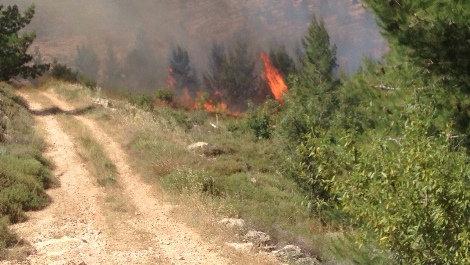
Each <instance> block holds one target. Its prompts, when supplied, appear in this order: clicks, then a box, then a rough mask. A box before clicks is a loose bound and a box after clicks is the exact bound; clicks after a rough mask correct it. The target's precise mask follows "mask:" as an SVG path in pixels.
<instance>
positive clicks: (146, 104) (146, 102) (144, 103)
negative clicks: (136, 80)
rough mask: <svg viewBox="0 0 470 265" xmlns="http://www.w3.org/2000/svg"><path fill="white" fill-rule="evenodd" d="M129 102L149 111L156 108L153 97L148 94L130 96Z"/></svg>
mask: <svg viewBox="0 0 470 265" xmlns="http://www.w3.org/2000/svg"><path fill="white" fill-rule="evenodd" d="M129 102H130V103H131V104H132V105H134V106H136V107H138V108H140V109H143V110H147V111H152V110H153V109H154V107H155V106H154V99H153V97H152V96H150V95H146V94H139V95H135V96H130V99H129Z"/></svg>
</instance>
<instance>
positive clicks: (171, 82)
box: [167, 68, 176, 89]
mask: <svg viewBox="0 0 470 265" xmlns="http://www.w3.org/2000/svg"><path fill="white" fill-rule="evenodd" d="M175 82H176V81H175V78H174V77H173V68H170V69H168V81H167V84H168V88H170V89H173V88H175Z"/></svg>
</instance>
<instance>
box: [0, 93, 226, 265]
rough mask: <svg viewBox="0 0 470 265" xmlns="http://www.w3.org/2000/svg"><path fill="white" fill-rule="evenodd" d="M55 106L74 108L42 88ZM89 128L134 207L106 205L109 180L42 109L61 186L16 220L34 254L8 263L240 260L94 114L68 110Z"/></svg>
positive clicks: (40, 121)
mask: <svg viewBox="0 0 470 265" xmlns="http://www.w3.org/2000/svg"><path fill="white" fill-rule="evenodd" d="M42 94H43V95H44V96H45V97H47V98H48V99H49V100H50V101H51V102H53V103H54V105H55V106H57V107H59V108H60V109H61V110H64V111H73V108H72V107H71V106H69V105H68V104H67V103H65V102H63V101H61V100H59V99H58V98H57V97H55V96H54V95H53V94H51V93H50V92H42ZM20 95H21V96H22V97H24V98H25V99H26V100H27V102H28V103H29V105H30V108H31V109H32V110H35V111H36V113H41V110H42V109H43V108H44V107H43V106H42V105H41V104H40V103H39V102H38V100H37V99H35V97H34V96H33V95H32V94H29V93H28V92H27V91H23V92H20ZM68 117H69V118H70V119H76V122H81V123H83V124H84V125H86V127H87V128H88V129H89V131H90V132H91V134H92V135H93V137H94V138H95V139H96V140H97V141H98V142H100V143H101V144H102V145H103V147H104V149H105V150H106V152H107V154H108V156H109V157H110V159H111V161H113V163H114V164H115V166H116V169H117V172H118V174H119V178H118V183H119V185H120V186H121V187H122V191H123V194H122V196H123V197H124V198H125V200H126V204H129V205H131V207H130V209H132V211H130V212H129V211H124V210H123V211H114V212H113V214H112V216H111V217H110V214H109V213H108V212H109V209H107V208H106V193H105V190H104V189H105V188H103V187H100V186H99V185H97V183H96V176H92V175H91V174H90V173H89V171H88V170H87V168H86V167H85V165H84V163H83V161H82V160H81V158H80V157H79V156H78V154H77V151H76V150H75V148H74V144H73V141H72V139H71V136H70V135H67V133H65V132H64V130H63V129H62V128H61V126H60V123H59V122H58V120H57V117H56V116H54V115H37V116H36V120H37V127H38V129H39V130H40V131H42V132H43V133H44V138H45V141H46V145H47V148H46V156H47V157H48V158H49V159H50V160H51V161H52V163H53V164H54V165H55V168H54V174H55V175H56V176H57V177H58V179H59V181H60V187H58V188H55V189H52V190H50V191H49V192H48V194H49V195H50V196H51V198H52V200H53V202H52V203H51V205H50V206H48V207H47V208H45V209H44V210H41V211H37V212H31V213H28V217H29V220H28V221H27V222H24V223H21V224H16V225H14V226H12V229H13V231H15V232H16V233H18V234H19V236H20V237H22V238H23V239H24V240H25V241H27V242H29V244H30V245H29V246H27V247H25V248H27V250H28V252H29V253H30V255H28V256H27V257H25V258H24V260H23V261H5V262H4V263H5V264H77V265H78V264H232V262H231V261H230V260H228V259H227V258H225V257H223V256H222V254H221V249H222V246H220V245H217V244H216V243H212V242H206V241H204V239H203V238H202V237H201V236H199V235H198V233H197V232H195V231H193V230H192V229H190V228H189V227H188V226H186V225H185V224H183V223H181V221H177V220H174V219H172V218H171V216H170V211H171V209H172V207H174V206H172V205H170V204H168V203H165V202H163V201H162V200H160V199H159V196H156V194H154V193H155V191H154V189H152V187H151V186H149V185H148V184H146V183H145V182H143V181H142V180H141V178H140V176H139V175H137V174H135V173H134V172H133V170H132V168H131V167H130V166H129V164H128V163H127V158H126V154H125V152H124V151H123V149H122V147H121V146H120V145H119V144H118V143H117V142H115V141H113V139H112V138H111V137H109V136H108V135H107V134H106V133H104V132H103V131H102V130H101V129H100V128H99V126H98V125H97V124H96V123H95V122H94V121H93V120H91V119H88V118H86V117H84V116H68Z"/></svg>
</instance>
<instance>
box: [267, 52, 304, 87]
mask: <svg viewBox="0 0 470 265" xmlns="http://www.w3.org/2000/svg"><path fill="white" fill-rule="evenodd" d="M269 58H270V59H271V62H272V65H273V66H274V67H275V68H276V69H278V70H279V72H280V74H281V75H282V77H283V78H284V80H287V78H288V77H289V75H290V74H294V73H296V72H297V68H296V67H295V62H294V60H293V59H292V58H291V57H290V56H289V54H288V53H287V50H286V46H284V45H280V46H277V47H272V48H271V49H270V51H269Z"/></svg>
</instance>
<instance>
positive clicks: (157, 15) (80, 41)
mask: <svg viewBox="0 0 470 265" xmlns="http://www.w3.org/2000/svg"><path fill="white" fill-rule="evenodd" d="M2 2H4V3H5V4H18V5H19V6H21V7H22V8H26V7H27V6H29V5H31V4H32V3H33V2H34V4H35V5H36V16H35V18H34V20H33V23H32V25H30V27H29V30H31V29H33V30H35V31H36V32H37V34H38V37H37V40H36V42H35V44H34V45H36V46H38V47H39V48H40V51H41V54H42V55H43V56H44V60H46V61H47V60H49V61H51V60H52V58H55V59H57V60H58V61H59V62H62V63H66V64H69V65H70V66H72V67H75V65H74V64H75V62H76V56H77V46H82V45H87V47H88V46H90V47H92V48H93V50H94V51H95V52H96V54H97V56H98V59H99V61H101V62H105V61H106V60H108V58H107V54H108V53H109V51H110V49H112V51H113V53H114V54H115V60H116V61H117V62H120V63H121V64H123V65H124V66H123V68H124V70H127V71H130V70H129V69H132V74H128V75H134V76H129V77H128V76H125V75H126V74H125V73H122V75H124V76H123V77H124V78H137V77H136V76H138V75H139V74H143V75H144V74H145V75H152V76H151V77H149V78H147V79H148V81H149V82H153V80H154V79H155V81H156V83H157V84H156V86H157V87H165V86H166V83H167V75H168V68H169V56H170V54H171V52H172V49H174V48H175V47H176V46H177V45H179V46H181V47H183V48H184V49H186V50H187V51H188V54H189V57H190V59H191V62H192V64H193V66H194V68H195V69H196V71H197V72H198V73H199V74H202V73H204V72H205V71H206V69H207V66H208V61H209V54H210V49H211V47H212V44H213V43H215V42H217V43H223V44H225V45H226V46H227V47H231V44H232V43H235V42H236V41H239V40H242V41H244V42H246V43H247V45H248V47H249V49H250V52H251V53H252V54H253V56H257V54H259V52H261V51H268V50H269V48H270V47H271V46H272V45H274V44H282V45H285V46H286V47H287V49H288V51H289V52H290V53H291V55H293V56H294V55H295V51H296V49H298V47H299V45H300V39H301V38H302V37H303V36H304V34H305V33H306V30H307V27H308V24H309V22H310V20H311V17H312V14H313V13H315V14H316V16H317V17H319V18H323V19H324V21H325V24H326V27H327V29H328V30H329V33H330V37H331V41H332V43H335V44H336V45H337V46H338V59H339V64H340V70H341V71H345V72H347V73H352V72H353V71H354V70H355V69H357V68H358V67H359V66H360V65H361V58H362V56H363V55H365V56H368V57H371V58H373V59H379V58H380V56H381V54H383V52H384V51H385V49H386V43H385V41H384V40H383V39H382V38H381V37H380V34H379V31H378V29H377V26H376V25H375V22H374V18H373V17H372V16H371V14H369V13H368V12H367V11H366V10H365V9H364V8H363V7H362V5H361V4H360V3H359V2H358V1H357V0H336V1H328V0H244V1H240V0H80V1H77V0H61V1H57V0H34V1H33V0H3V1H2ZM34 45H33V46H34ZM139 47H143V48H142V49H146V51H145V52H151V55H150V57H151V58H150V59H149V56H142V54H141V52H142V51H141V50H139ZM130 54H135V57H133V58H130V57H129V56H131V55H130ZM124 62H128V63H127V64H128V65H125V63H124ZM129 63H132V65H129ZM100 65H106V64H105V63H101V64H100ZM101 68H102V67H101ZM124 70H123V71H124ZM105 73H106V70H105V69H101V70H100V73H99V79H101V80H103V79H104V78H105V77H104V75H105ZM144 83H145V84H146V82H144ZM145 84H143V85H142V86H144V85H145ZM143 89H149V88H148V87H145V88H143Z"/></svg>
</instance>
